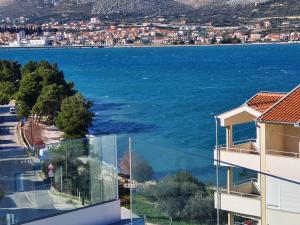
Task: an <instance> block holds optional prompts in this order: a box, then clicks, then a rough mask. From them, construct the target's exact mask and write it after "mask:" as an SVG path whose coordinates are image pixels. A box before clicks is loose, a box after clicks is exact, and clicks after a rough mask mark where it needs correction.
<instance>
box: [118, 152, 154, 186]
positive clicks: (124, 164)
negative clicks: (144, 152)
mask: <svg viewBox="0 0 300 225" xmlns="http://www.w3.org/2000/svg"><path fill="white" fill-rule="evenodd" d="M131 162H132V165H131V167H132V168H131V169H132V177H133V178H132V179H134V180H136V181H137V182H141V183H143V182H145V181H149V180H151V179H152V177H153V174H154V172H153V168H152V167H151V166H150V165H149V164H148V162H147V161H146V160H144V159H142V158H140V157H138V156H137V155H136V154H134V153H131ZM119 166H120V169H121V171H122V172H123V173H125V174H127V175H129V173H130V159H129V151H127V152H126V153H125V154H124V156H123V158H122V159H121V161H120V163H119Z"/></svg>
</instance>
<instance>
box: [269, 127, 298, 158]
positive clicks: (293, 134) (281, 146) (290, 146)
mask: <svg viewBox="0 0 300 225" xmlns="http://www.w3.org/2000/svg"><path fill="white" fill-rule="evenodd" d="M299 140H300V128H295V127H294V126H292V125H279V124H266V149H267V150H277V151H286V152H295V153H299Z"/></svg>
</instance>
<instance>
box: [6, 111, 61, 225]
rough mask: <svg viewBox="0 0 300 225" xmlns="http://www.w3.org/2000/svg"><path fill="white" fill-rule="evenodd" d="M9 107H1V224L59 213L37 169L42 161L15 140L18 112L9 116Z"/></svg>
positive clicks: (7, 224) (8, 224)
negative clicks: (2, 194) (2, 193)
mask: <svg viewBox="0 0 300 225" xmlns="http://www.w3.org/2000/svg"><path fill="white" fill-rule="evenodd" d="M10 107H11V105H5V106H0V187H1V188H2V189H4V192H5V196H4V198H3V199H2V200H0V225H2V224H3V225H10V224H14V223H19V222H22V221H24V220H32V219H35V218H37V217H41V216H46V215H49V214H52V213H55V212H57V210H55V208H54V207H53V203H52V200H51V197H50V196H49V194H48V190H47V188H48V187H47V185H46V184H45V183H44V182H43V181H42V180H41V179H40V178H39V176H38V172H37V171H36V170H35V168H37V164H39V161H38V160H37V159H35V158H34V157H29V156H27V154H26V152H25V150H24V149H23V148H22V147H21V146H20V144H19V143H18V141H17V140H16V139H17V138H16V126H17V124H18V120H17V117H16V116H15V115H10V113H9V108H10ZM45 185H46V186H45Z"/></svg>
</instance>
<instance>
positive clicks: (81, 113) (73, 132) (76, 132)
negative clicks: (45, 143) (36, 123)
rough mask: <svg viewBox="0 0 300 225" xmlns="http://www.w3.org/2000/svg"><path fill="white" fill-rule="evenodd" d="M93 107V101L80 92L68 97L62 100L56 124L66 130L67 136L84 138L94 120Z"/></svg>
mask: <svg viewBox="0 0 300 225" xmlns="http://www.w3.org/2000/svg"><path fill="white" fill-rule="evenodd" d="M91 107H92V103H91V102H90V101H87V100H86V99H85V98H84V97H83V96H82V95H81V94H80V93H76V94H75V95H73V96H71V97H67V98H65V99H63V101H62V104H61V108H60V111H59V112H58V115H57V117H56V119H55V125H56V126H57V127H58V128H59V129H60V130H62V131H64V133H65V136H66V138H82V137H84V136H85V135H86V134H87V133H88V129H89V127H90V126H91V125H92V122H93V116H94V114H93V113H92V112H90V108H91Z"/></svg>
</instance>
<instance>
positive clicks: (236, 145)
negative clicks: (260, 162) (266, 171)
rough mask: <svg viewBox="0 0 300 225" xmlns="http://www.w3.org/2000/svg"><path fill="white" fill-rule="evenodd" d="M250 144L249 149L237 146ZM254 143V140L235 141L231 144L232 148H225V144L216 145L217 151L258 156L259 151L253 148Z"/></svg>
mask: <svg viewBox="0 0 300 225" xmlns="http://www.w3.org/2000/svg"><path fill="white" fill-rule="evenodd" d="M248 143H249V144H250V146H251V147H249V148H241V147H239V145H242V144H248ZM254 143H256V139H253V138H251V139H245V140H240V141H236V142H234V143H233V146H231V147H227V146H226V144H223V145H218V150H220V151H231V152H239V153H247V154H259V151H258V150H257V149H256V147H255V146H254Z"/></svg>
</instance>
